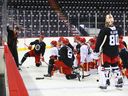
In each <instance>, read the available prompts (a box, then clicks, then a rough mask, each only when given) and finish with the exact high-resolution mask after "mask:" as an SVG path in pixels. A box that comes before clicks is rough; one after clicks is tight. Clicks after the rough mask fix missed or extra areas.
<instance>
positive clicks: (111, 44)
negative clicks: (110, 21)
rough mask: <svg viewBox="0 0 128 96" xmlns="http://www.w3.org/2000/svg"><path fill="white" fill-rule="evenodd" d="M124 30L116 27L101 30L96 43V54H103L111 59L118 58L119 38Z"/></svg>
mask: <svg viewBox="0 0 128 96" xmlns="http://www.w3.org/2000/svg"><path fill="white" fill-rule="evenodd" d="M120 35H122V30H121V29H120V28H116V27H110V28H104V29H101V31H100V33H99V35H98V37H97V42H96V47H95V50H94V52H99V51H101V50H102V52H103V53H104V54H106V55H108V56H110V57H115V56H118V54H119V50H118V45H119V36H120Z"/></svg>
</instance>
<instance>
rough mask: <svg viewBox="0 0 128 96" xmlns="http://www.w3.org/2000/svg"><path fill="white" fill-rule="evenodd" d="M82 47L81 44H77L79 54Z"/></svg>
mask: <svg viewBox="0 0 128 96" xmlns="http://www.w3.org/2000/svg"><path fill="white" fill-rule="evenodd" d="M80 47H81V45H80V44H77V45H76V51H77V54H80Z"/></svg>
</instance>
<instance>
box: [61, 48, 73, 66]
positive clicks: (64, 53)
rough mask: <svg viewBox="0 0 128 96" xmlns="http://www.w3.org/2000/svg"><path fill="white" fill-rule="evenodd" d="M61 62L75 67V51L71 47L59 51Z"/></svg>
mask: <svg viewBox="0 0 128 96" xmlns="http://www.w3.org/2000/svg"><path fill="white" fill-rule="evenodd" d="M59 60H60V61H63V62H64V63H65V64H66V65H67V66H69V67H72V65H73V51H72V49H71V48H70V47H69V46H63V47H61V48H60V50H59Z"/></svg>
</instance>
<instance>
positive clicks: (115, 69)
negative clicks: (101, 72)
mask: <svg viewBox="0 0 128 96" xmlns="http://www.w3.org/2000/svg"><path fill="white" fill-rule="evenodd" d="M111 67H112V72H113V73H114V76H115V80H114V81H115V87H123V76H122V74H121V71H120V69H119V67H118V63H114V64H111Z"/></svg>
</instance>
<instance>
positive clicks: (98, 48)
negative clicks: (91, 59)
mask: <svg viewBox="0 0 128 96" xmlns="http://www.w3.org/2000/svg"><path fill="white" fill-rule="evenodd" d="M105 32H106V30H101V31H100V33H99V35H98V37H97V42H96V47H95V50H94V52H96V53H99V52H100V51H101V50H102V47H103V44H104V43H105V41H106V38H107V35H106V34H105Z"/></svg>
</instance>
